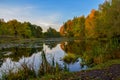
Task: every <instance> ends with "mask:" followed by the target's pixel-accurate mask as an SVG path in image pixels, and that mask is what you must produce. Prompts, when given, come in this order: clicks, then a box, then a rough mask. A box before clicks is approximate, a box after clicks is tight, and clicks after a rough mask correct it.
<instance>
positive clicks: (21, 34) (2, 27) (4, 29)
mask: <svg viewBox="0 0 120 80" xmlns="http://www.w3.org/2000/svg"><path fill="white" fill-rule="evenodd" d="M0 36H4V37H8V36H9V37H18V38H51V37H60V34H59V32H57V31H56V30H55V29H53V28H51V27H49V29H47V31H46V32H44V33H43V30H42V28H41V27H40V26H37V25H34V24H31V23H30V22H23V23H21V22H19V21H17V20H15V19H14V20H10V21H8V22H5V21H4V19H0Z"/></svg>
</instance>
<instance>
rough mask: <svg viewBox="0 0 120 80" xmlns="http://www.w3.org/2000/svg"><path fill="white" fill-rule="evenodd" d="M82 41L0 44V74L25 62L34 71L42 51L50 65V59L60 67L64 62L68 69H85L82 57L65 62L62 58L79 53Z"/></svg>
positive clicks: (40, 58) (39, 62)
mask: <svg viewBox="0 0 120 80" xmlns="http://www.w3.org/2000/svg"><path fill="white" fill-rule="evenodd" d="M83 45H84V43H83V42H82V44H81V41H62V40H58V41H54V40H45V41H39V40H36V41H32V42H17V43H16V42H15V43H14V42H13V43H1V44H0V75H1V76H2V73H3V72H4V73H7V72H9V70H13V71H16V70H17V68H20V67H21V64H23V63H25V64H27V65H28V66H32V67H33V68H34V69H35V70H36V72H37V71H38V70H39V67H40V65H41V63H42V56H41V53H42V51H44V52H45V55H46V59H47V61H48V63H49V64H51V65H52V60H53V58H54V62H55V63H56V62H57V63H58V64H59V65H60V66H61V67H64V66H65V65H64V64H66V65H67V68H68V69H69V71H72V72H73V71H81V70H86V69H87V65H83V64H82V63H83V59H82V58H77V59H76V60H75V61H73V62H65V61H64V60H63V58H64V57H65V56H66V55H68V54H74V53H75V54H74V55H81V52H82V51H83V50H84V49H83V48H84V46H83Z"/></svg>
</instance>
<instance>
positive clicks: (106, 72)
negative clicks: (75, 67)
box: [31, 59, 120, 80]
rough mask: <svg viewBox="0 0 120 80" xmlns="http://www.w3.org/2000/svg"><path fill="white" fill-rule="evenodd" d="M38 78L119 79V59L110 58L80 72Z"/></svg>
mask: <svg viewBox="0 0 120 80" xmlns="http://www.w3.org/2000/svg"><path fill="white" fill-rule="evenodd" d="M31 80H35V79H31ZM36 80H38V79H36ZM40 80H120V59H117V60H110V61H108V62H105V63H102V64H99V65H97V66H95V67H93V68H90V69H88V70H84V71H80V72H71V73H69V72H61V73H59V74H56V75H46V76H44V77H42V78H40Z"/></svg>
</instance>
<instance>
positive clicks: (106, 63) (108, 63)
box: [88, 59, 120, 70]
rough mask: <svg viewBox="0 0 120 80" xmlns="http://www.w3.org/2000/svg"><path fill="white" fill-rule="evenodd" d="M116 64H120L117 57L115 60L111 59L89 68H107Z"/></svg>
mask: <svg viewBox="0 0 120 80" xmlns="http://www.w3.org/2000/svg"><path fill="white" fill-rule="evenodd" d="M114 64H120V59H115V60H109V61H107V62H104V63H101V64H98V65H96V66H94V67H92V68H89V69H88V70H95V69H106V68H108V67H110V66H112V65H114Z"/></svg>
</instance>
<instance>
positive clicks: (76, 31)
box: [60, 0, 120, 38]
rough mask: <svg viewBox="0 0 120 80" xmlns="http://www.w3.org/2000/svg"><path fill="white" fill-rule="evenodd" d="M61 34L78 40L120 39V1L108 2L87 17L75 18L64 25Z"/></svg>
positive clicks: (112, 0)
mask: <svg viewBox="0 0 120 80" xmlns="http://www.w3.org/2000/svg"><path fill="white" fill-rule="evenodd" d="M60 33H61V35H62V36H65V37H77V38H112V37H119V38H120V0H106V1H105V2H104V3H103V4H101V5H100V6H99V9H98V10H94V9H93V10H92V11H91V13H90V14H89V15H88V16H87V17H85V16H81V17H74V18H73V19H72V20H68V21H67V22H65V23H64V24H63V26H62V27H61V29H60Z"/></svg>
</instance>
